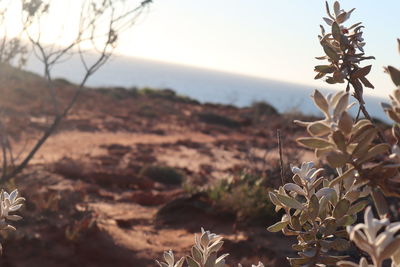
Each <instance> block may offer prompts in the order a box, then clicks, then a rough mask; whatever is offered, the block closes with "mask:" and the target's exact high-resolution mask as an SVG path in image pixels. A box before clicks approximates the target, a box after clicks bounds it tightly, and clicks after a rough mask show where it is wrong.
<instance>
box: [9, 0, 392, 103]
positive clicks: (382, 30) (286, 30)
mask: <svg viewBox="0 0 400 267" xmlns="http://www.w3.org/2000/svg"><path fill="white" fill-rule="evenodd" d="M58 1H59V2H55V1H53V3H58V4H60V5H61V4H63V7H61V8H58V11H57V12H59V13H60V14H55V16H54V17H55V18H56V20H57V21H62V19H61V18H64V20H65V21H67V22H68V24H69V25H71V23H73V22H72V21H73V20H74V17H73V16H71V14H72V13H74V11H77V10H78V8H79V2H80V1H78V0H74V1H71V0H58ZM153 2H154V3H153V4H152V5H151V8H150V10H149V12H147V13H146V15H145V16H143V17H142V18H141V20H140V22H139V23H138V24H137V25H136V26H135V27H134V28H133V29H132V30H131V31H130V32H126V33H125V34H124V35H123V37H122V38H121V40H120V45H119V48H118V51H117V52H118V53H120V54H124V55H129V56H134V57H141V58H148V59H154V60H160V61H167V62H174V63H180V64H186V65H193V66H199V67H204V68H210V69H215V70H222V71H229V72H236V73H242V74H248V75H254V76H259V77H265V78H270V79H274V80H283V81H288V82H292V83H300V84H306V85H310V86H312V87H315V88H317V87H321V86H325V87H327V85H326V84H325V83H323V82H322V81H321V80H318V81H314V80H313V77H314V76H315V73H314V71H313V69H314V66H315V65H317V64H321V61H318V60H316V59H315V58H314V57H315V56H321V55H323V51H322V48H321V47H320V45H319V42H318V39H317V35H318V34H319V31H320V29H319V26H318V25H319V24H323V20H322V17H323V16H326V14H325V3H324V1H323V0H303V1H300V0H274V1H272V0H153ZM329 2H330V3H331V4H332V3H333V1H329ZM341 2H342V6H343V8H344V9H345V10H349V9H350V8H353V7H355V8H356V11H355V12H353V15H352V18H351V20H350V21H349V22H348V23H349V24H350V23H351V24H353V23H356V22H359V21H363V22H364V25H365V26H366V28H365V29H364V38H365V40H366V42H367V45H366V47H365V50H366V53H367V55H373V56H375V57H376V58H377V59H376V60H375V61H371V62H370V63H364V64H373V70H372V72H371V74H370V80H371V82H372V83H373V84H374V85H375V86H376V89H375V93H376V94H379V95H387V94H388V93H389V92H391V90H392V89H393V84H392V83H391V82H390V79H389V78H388V76H387V75H386V74H384V73H383V69H382V67H383V66H384V65H388V64H391V65H395V66H400V56H399V55H398V52H397V45H396V38H397V37H400V16H399V10H400V0H384V1H383V0H382V1H377V0H351V1H350V0H343V1H341ZM383 3H384V4H383ZM66 6H67V7H66ZM78 11H79V10H78ZM57 12H56V13H57ZM75 13H76V12H75ZM11 17H12V18H13V19H14V18H15V17H16V16H15V15H12V16H11ZM13 19H12V20H11V21H12V22H11V26H13V25H16V24H15V23H14V22H13ZM14 20H15V19H14ZM49 25H50V32H51V33H54V34H52V35H51V36H50V38H49V40H50V41H51V40H52V39H54V37H53V36H56V35H57V34H58V33H59V31H58V30H57V29H56V26H55V24H54V23H49ZM73 27H74V24H72V28H73ZM11 28H12V27H11ZM67 36H68V33H65V32H64V33H63V35H62V37H67ZM336 88H340V86H336ZM367 91H371V90H369V89H368V90H367Z"/></svg>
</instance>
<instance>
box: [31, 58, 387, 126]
mask: <svg viewBox="0 0 400 267" xmlns="http://www.w3.org/2000/svg"><path fill="white" fill-rule="evenodd" d="M27 69H28V70H31V71H34V72H38V73H42V66H41V65H40V63H39V62H38V61H37V60H32V59H31V60H29V61H28V65H27ZM82 73H83V68H82V65H81V63H80V61H79V59H78V58H72V59H71V60H70V61H67V62H66V63H63V64H60V65H57V67H56V68H55V69H54V72H53V77H62V78H65V79H67V80H69V81H72V82H79V81H80V79H81V77H82ZM88 85H90V86H94V87H103V86H122V87H144V86H149V87H154V88H170V89H173V90H174V91H176V92H177V93H179V94H182V95H186V96H189V97H191V98H194V99H197V100H199V101H201V102H211V103H222V104H233V105H236V106H239V107H244V106H249V105H251V104H252V103H253V102H254V101H265V102H268V103H270V104H272V105H273V106H274V107H275V108H277V109H278V111H279V112H287V111H301V112H303V113H305V114H315V115H318V114H321V113H320V111H319V110H318V109H317V108H316V107H315V106H314V104H313V102H312V100H311V98H310V95H311V94H312V93H313V91H314V89H315V88H311V87H308V86H303V85H296V84H291V83H286V82H280V81H273V80H268V79H262V78H255V77H249V76H244V75H238V74H231V73H225V72H218V71H212V70H206V69H201V68H194V67H188V66H183V65H176V64H168V63H162V62H157V61H150V60H144V59H138V58H128V57H121V56H119V57H115V58H112V59H111V61H109V62H108V63H107V64H106V65H104V66H103V67H102V68H101V69H100V70H99V71H98V72H96V73H95V74H94V75H93V76H92V77H91V78H90V80H89V81H88ZM321 91H323V92H324V93H328V92H330V91H329V90H328V89H322V90H321ZM382 101H384V99H381V98H378V97H371V96H366V104H367V109H368V110H369V112H370V113H371V114H372V116H374V117H377V118H379V119H383V120H387V118H386V115H385V114H384V112H383V111H382V109H381V107H380V102H382ZM352 109H353V114H355V113H356V111H357V108H356V107H353V108H352Z"/></svg>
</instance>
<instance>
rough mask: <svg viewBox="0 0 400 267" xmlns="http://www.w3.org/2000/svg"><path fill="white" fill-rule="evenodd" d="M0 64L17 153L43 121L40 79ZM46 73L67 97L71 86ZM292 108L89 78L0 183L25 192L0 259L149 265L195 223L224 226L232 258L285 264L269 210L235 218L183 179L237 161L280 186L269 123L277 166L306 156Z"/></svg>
mask: <svg viewBox="0 0 400 267" xmlns="http://www.w3.org/2000/svg"><path fill="white" fill-rule="evenodd" d="M0 71H1V77H0V93H1V95H2V97H1V98H0V107H1V114H2V120H3V122H2V123H3V124H4V125H6V126H7V130H8V134H9V135H10V137H11V139H12V144H13V147H14V149H15V151H16V152H15V153H20V154H21V157H22V156H23V155H25V154H26V153H27V151H29V148H30V147H32V145H33V144H34V142H35V140H36V139H37V138H38V137H39V135H40V133H41V132H42V130H43V129H45V128H46V127H47V126H48V125H49V120H50V118H51V114H52V111H53V110H52V109H53V106H51V105H49V104H48V103H51V101H50V100H51V99H50V96H49V93H48V85H47V83H46V82H45V81H44V80H43V79H41V78H40V77H39V76H36V75H34V74H31V73H26V72H21V71H16V70H14V69H12V68H9V67H7V66H1V68H0ZM55 84H56V87H57V97H58V99H60V102H59V103H58V105H59V106H60V107H62V106H65V105H66V103H67V100H68V99H69V98H70V97H71V96H72V94H73V92H74V90H75V86H74V85H73V84H70V83H69V82H67V81H65V80H61V79H59V80H57V81H56V83H55ZM299 116H300V115H299V114H278V113H277V112H276V111H275V110H274V109H273V107H271V106H269V105H267V104H265V103H259V104H256V105H253V106H252V107H249V108H236V107H233V106H224V105H215V104H200V103H198V102H196V101H194V100H190V99H188V98H186V97H181V96H177V95H176V94H175V93H174V92H173V91H171V90H163V91H155V90H151V89H146V90H143V89H142V90H134V89H132V90H126V89H123V88H87V89H86V90H85V91H84V92H83V94H82V95H81V98H80V101H79V102H78V103H77V105H76V106H75V107H74V109H73V110H72V112H71V113H70V114H69V115H68V117H67V118H66V119H65V120H64V121H63V123H62V125H61V126H60V127H59V129H58V130H57V131H56V132H55V133H54V134H53V135H52V136H51V137H50V138H49V140H48V141H47V142H46V143H45V145H44V146H43V147H42V149H41V150H40V151H39V152H38V153H37V154H36V155H35V157H34V159H33V160H32V161H31V164H30V165H29V167H28V168H26V169H25V170H24V171H23V173H21V174H20V175H18V176H17V177H16V178H15V179H13V180H11V181H10V182H8V183H7V184H4V185H3V187H6V188H9V189H12V188H15V187H18V188H19V190H20V192H21V194H22V195H23V196H24V197H25V198H26V199H27V202H26V205H25V207H24V209H23V210H22V212H21V213H22V215H23V217H24V219H23V220H22V221H20V222H18V223H17V224H16V226H17V228H18V231H17V232H15V233H2V235H3V237H2V244H3V247H4V251H3V252H4V253H3V256H2V258H1V259H0V262H1V266H87V267H90V266H155V263H154V259H159V258H161V256H162V252H163V251H164V250H168V249H173V250H174V251H175V252H176V254H177V255H178V256H182V255H184V253H188V252H189V250H190V247H191V244H192V243H193V237H194V233H198V232H199V231H200V227H204V228H206V229H209V230H211V231H212V232H216V233H219V234H221V235H223V236H224V238H225V244H224V252H227V253H230V257H229V258H228V259H229V260H228V264H229V265H230V266H235V265H234V264H233V263H239V262H241V263H242V264H243V265H244V266H250V263H256V262H258V261H259V260H261V261H263V262H264V263H266V266H280V267H283V266H287V265H288V264H287V262H286V260H285V257H286V256H288V255H292V254H291V253H292V252H291V251H290V244H291V242H293V240H288V239H286V238H285V239H284V238H282V236H281V235H280V234H271V233H268V232H267V231H266V226H267V225H270V224H271V223H272V222H273V218H270V219H268V218H266V219H265V217H264V219H263V220H262V221H260V220H258V221H247V222H243V221H238V218H237V216H235V214H232V213H229V212H226V210H220V209H219V208H218V207H216V206H215V203H213V201H212V200H211V199H210V198H209V197H208V196H207V194H205V193H204V192H193V190H189V189H190V188H193V187H204V186H207V185H209V184H212V183H214V182H215V181H216V180H218V179H224V178H227V177H229V176H230V175H232V174H233V173H235V171H237V170H243V169H251V170H257V172H258V173H261V174H262V175H263V177H265V178H266V179H267V181H268V184H269V185H270V186H271V187H272V186H276V185H279V183H280V175H279V164H278V158H279V157H278V153H277V138H276V130H277V129H280V130H281V131H282V136H283V147H284V158H283V159H284V162H285V166H286V165H287V164H288V163H289V162H294V163H298V161H300V160H305V159H312V158H313V155H312V153H310V152H308V151H304V150H302V149H300V148H299V147H298V146H297V145H296V143H295V142H294V139H295V138H296V137H298V136H300V135H304V130H303V129H301V128H297V127H295V126H294V125H293V124H292V122H291V121H292V120H293V119H294V118H298V117H299ZM296 161H297V162H296ZM149 166H153V167H154V166H163V167H168V168H170V169H173V170H175V171H177V172H178V173H179V175H180V176H179V179H181V180H182V181H179V182H173V181H166V180H165V179H164V177H154V175H151V174H149V172H148V171H147V172H146V168H148V167H149Z"/></svg>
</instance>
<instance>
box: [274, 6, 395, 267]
mask: <svg viewBox="0 0 400 267" xmlns="http://www.w3.org/2000/svg"><path fill="white" fill-rule="evenodd" d="M326 9H327V13H328V17H327V18H324V21H325V22H326V23H327V24H328V26H329V27H330V30H329V32H327V31H326V30H325V28H324V27H323V26H321V35H320V36H319V39H320V43H321V45H322V47H323V50H324V52H325V54H326V55H325V56H323V57H319V58H318V59H320V60H327V61H328V64H326V65H318V66H316V67H315V71H316V72H317V73H318V74H317V76H316V77H315V78H316V79H319V78H322V77H325V78H326V79H325V81H326V82H327V83H331V84H335V83H345V84H346V90H345V91H343V92H338V93H336V94H329V95H327V96H324V95H322V94H321V93H320V92H319V91H317V90H316V91H315V92H314V94H313V96H312V97H313V100H314V102H315V104H316V106H317V107H318V108H319V109H320V110H321V111H322V113H323V115H324V118H323V119H321V120H318V121H312V122H302V121H296V123H298V124H299V125H302V126H304V127H306V129H307V132H308V134H309V135H310V136H309V137H304V138H299V139H298V140H297V141H298V143H299V144H301V145H303V146H304V147H306V148H309V149H312V150H314V151H315V156H316V157H317V158H318V159H319V160H323V161H326V162H327V163H328V164H329V166H330V167H332V169H334V170H336V175H334V176H333V177H331V176H324V175H323V174H324V170H323V169H316V168H314V165H313V163H311V162H306V163H303V164H302V165H301V167H294V166H292V172H293V177H292V181H293V182H291V183H287V184H284V185H282V186H281V187H280V188H279V189H277V190H275V191H274V192H270V198H271V201H272V202H273V203H274V204H275V205H276V210H277V211H278V210H281V209H282V210H284V215H283V216H282V219H281V221H280V222H277V223H276V224H274V225H272V226H270V227H269V228H268V230H270V231H272V232H277V231H282V232H283V234H284V235H288V236H289V235H290V236H296V238H297V241H298V242H297V244H295V245H293V249H294V250H296V251H297V252H298V255H299V257H297V258H289V262H290V264H291V265H292V266H331V265H335V264H339V265H340V266H342V267H344V266H369V265H368V264H369V263H368V260H367V259H366V258H363V259H361V261H360V265H357V264H354V263H351V262H348V261H343V259H344V258H346V257H347V256H346V254H348V251H349V248H350V246H351V244H352V242H354V243H355V244H356V246H358V247H359V248H360V249H362V250H364V251H365V252H367V253H368V254H369V255H370V258H371V259H372V264H373V265H372V266H376V267H380V266H381V265H382V262H383V260H385V259H391V260H392V264H393V266H400V265H399V262H398V259H397V258H396V257H399V256H398V254H399V253H400V246H399V245H400V240H399V239H398V238H397V237H395V235H394V234H395V232H396V231H398V230H399V228H398V223H392V224H389V223H390V222H389V220H388V219H387V217H388V212H389V209H388V206H387V203H386V197H388V196H395V197H398V196H400V179H399V177H400V172H399V167H400V165H399V163H400V157H399V156H400V149H399V147H398V145H397V144H395V145H394V146H392V145H391V144H390V143H388V142H387V141H386V140H385V136H384V135H383V134H382V132H381V131H380V129H378V128H377V126H376V125H375V124H374V123H373V122H372V120H371V117H370V115H369V114H368V112H367V110H366V108H365V104H364V100H363V88H364V86H365V87H369V88H373V86H372V84H371V83H370V82H369V80H368V79H367V78H366V76H367V75H368V73H369V72H370V70H371V66H370V65H369V66H365V67H362V66H360V64H361V63H362V61H364V60H366V59H372V58H373V57H368V56H365V54H364V45H365V43H364V39H363V37H362V31H361V30H362V28H363V26H361V23H356V24H353V25H351V26H349V27H347V26H346V25H344V23H345V22H346V21H347V20H348V19H349V18H350V14H351V13H352V12H353V11H354V9H352V10H350V11H344V10H343V9H341V7H340V4H339V3H338V2H335V3H334V5H333V11H334V12H333V13H332V12H331V11H330V8H329V5H328V4H327V5H326ZM399 47H400V41H399ZM386 70H387V72H388V73H389V74H390V76H391V78H392V80H393V82H394V83H395V85H396V86H397V87H398V88H397V90H396V91H395V92H394V95H393V96H391V100H392V103H391V104H384V105H383V107H384V109H385V111H386V113H387V114H388V116H389V118H391V119H392V120H393V121H394V122H395V125H394V126H393V131H392V132H393V136H394V138H395V139H396V140H397V142H399V140H400V138H399V137H400V134H399V130H398V126H397V124H398V123H400V88H399V86H400V71H398V70H397V69H396V68H394V67H391V66H390V67H388V68H387V69H386ZM351 89H353V90H351ZM350 91H352V95H353V96H354V98H355V99H356V100H357V102H358V106H359V110H358V114H357V117H356V118H355V119H354V118H353V117H351V116H350V115H349V109H350V108H351V107H352V106H353V105H354V104H351V103H349V97H350ZM361 114H363V115H364V118H361ZM371 200H372V201H373V203H374V206H375V208H376V210H377V212H378V214H379V216H380V220H378V219H374V218H373V217H372V211H371V208H368V209H367V210H366V213H365V214H366V215H365V224H357V225H356V226H354V227H353V226H352V225H353V224H354V223H355V222H356V220H357V214H358V213H359V212H360V211H362V210H363V209H364V208H365V207H366V206H367V205H368V204H369V203H370V201H371ZM383 226H386V228H385V229H383V230H384V231H383V232H382V233H381V234H379V235H377V233H378V231H380V230H382V229H381V228H382V227H383ZM351 241H352V242H351ZM338 252H340V253H338ZM339 255H340V256H339ZM341 255H343V256H341Z"/></svg>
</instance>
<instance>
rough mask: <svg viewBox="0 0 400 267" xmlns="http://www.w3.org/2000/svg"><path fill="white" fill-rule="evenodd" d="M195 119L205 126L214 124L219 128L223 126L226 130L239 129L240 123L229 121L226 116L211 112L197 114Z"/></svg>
mask: <svg viewBox="0 0 400 267" xmlns="http://www.w3.org/2000/svg"><path fill="white" fill-rule="evenodd" d="M197 117H198V118H199V120H200V121H201V122H204V123H207V124H215V125H220V126H225V127H228V128H239V127H240V123H239V122H238V121H236V120H234V119H231V118H229V117H227V116H223V115H219V114H216V113H212V112H202V113H199V114H197Z"/></svg>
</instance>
